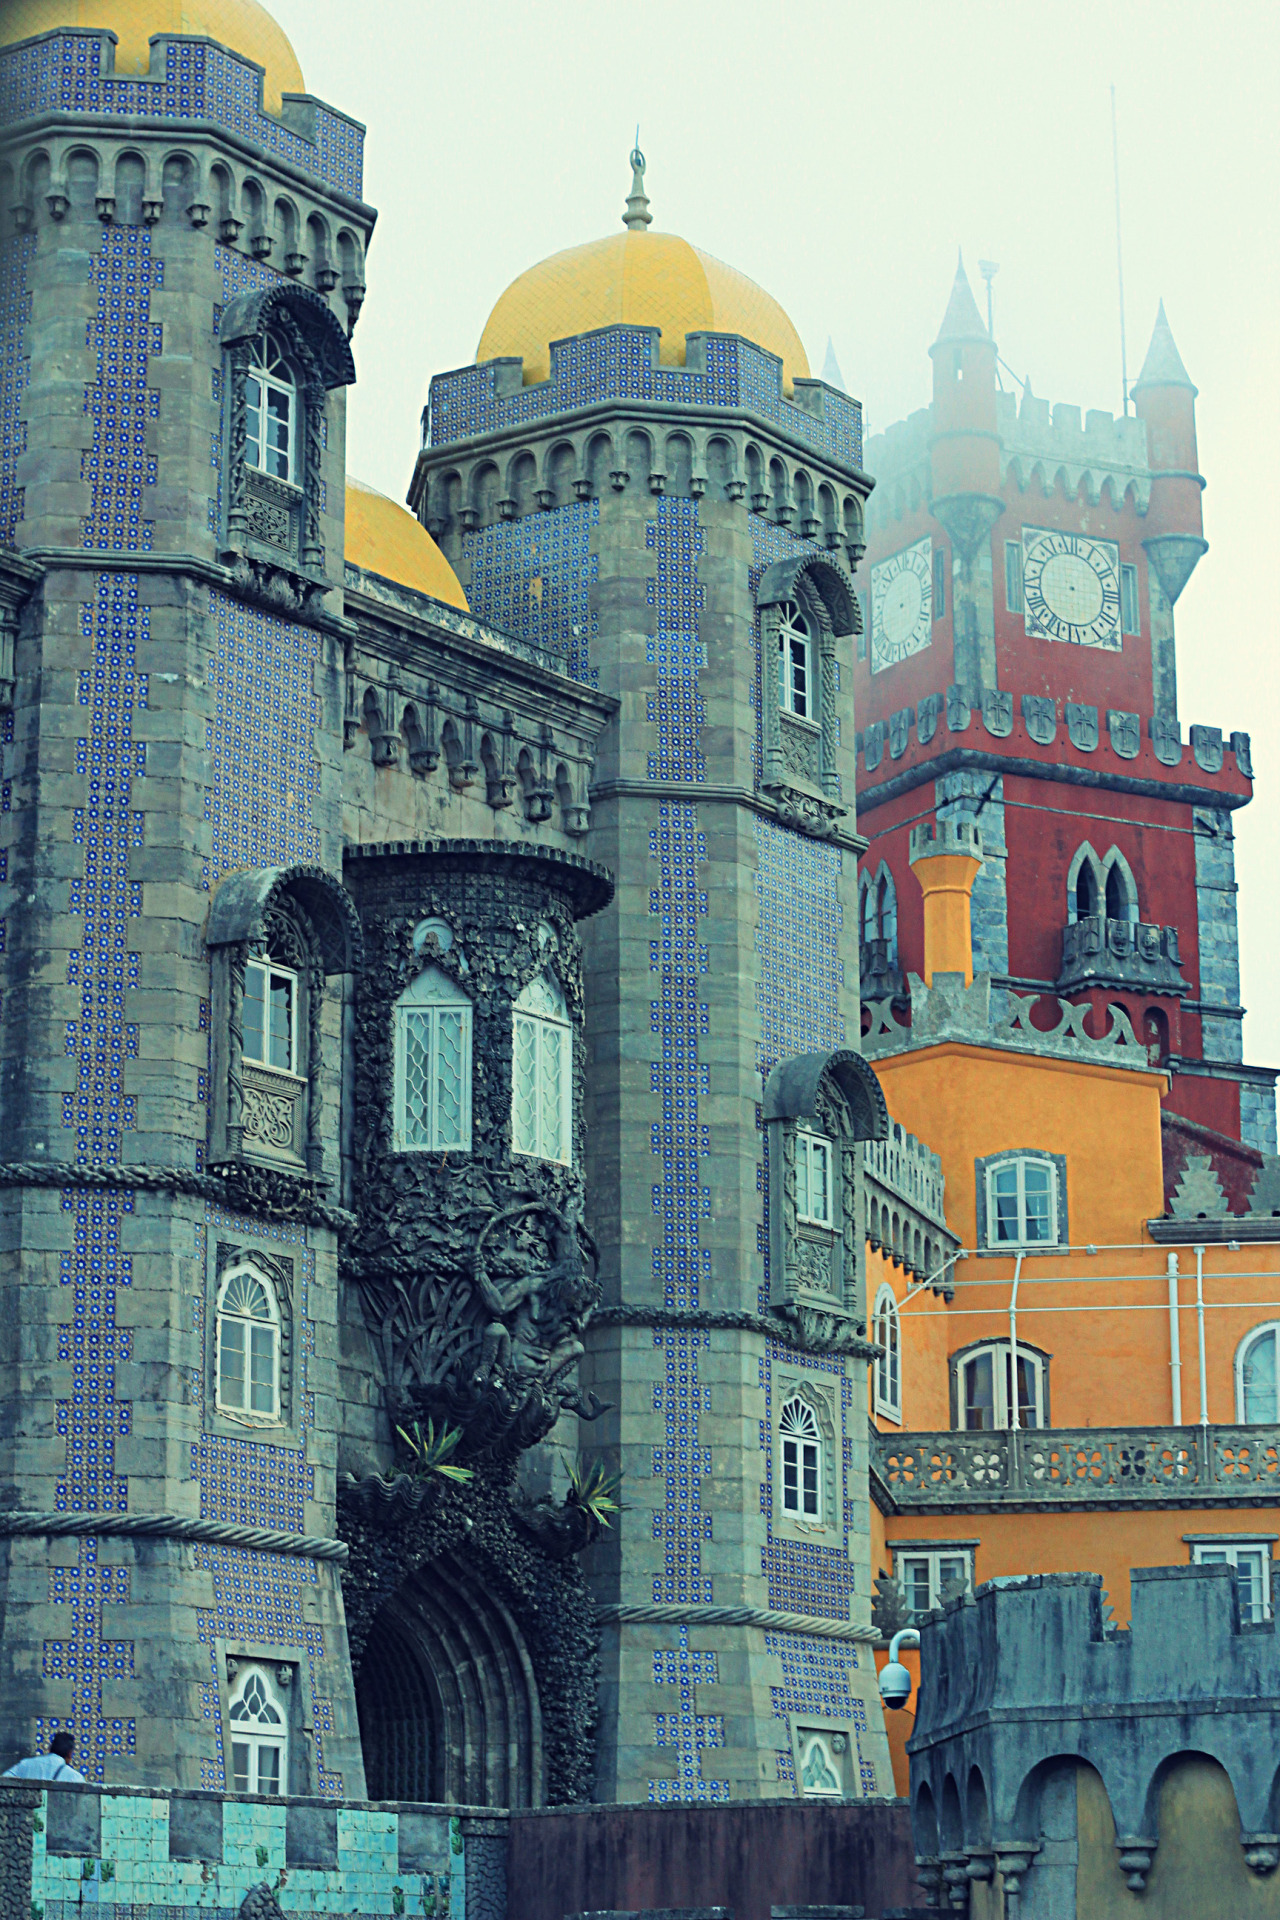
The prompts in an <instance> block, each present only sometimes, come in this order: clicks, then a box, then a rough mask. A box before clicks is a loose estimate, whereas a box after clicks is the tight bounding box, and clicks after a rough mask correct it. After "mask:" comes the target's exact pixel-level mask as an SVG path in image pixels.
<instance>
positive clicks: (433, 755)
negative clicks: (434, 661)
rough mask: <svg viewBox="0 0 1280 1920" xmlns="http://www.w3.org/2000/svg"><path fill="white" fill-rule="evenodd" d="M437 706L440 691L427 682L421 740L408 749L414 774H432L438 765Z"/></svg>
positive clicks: (433, 682) (432, 683)
mask: <svg viewBox="0 0 1280 1920" xmlns="http://www.w3.org/2000/svg"><path fill="white" fill-rule="evenodd" d="M439 704H440V689H439V687H438V686H437V685H436V683H435V681H434V680H428V682H427V691H426V697H425V698H424V699H423V701H422V739H421V741H420V742H419V743H418V745H417V746H414V747H410V749H409V766H410V768H411V770H412V771H413V772H414V773H417V774H428V773H434V772H435V770H436V768H437V766H438V765H439V763H440V735H439V732H438V731H437V726H436V721H437V716H438V713H439Z"/></svg>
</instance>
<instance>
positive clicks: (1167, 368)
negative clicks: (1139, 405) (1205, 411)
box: [1130, 300, 1199, 395]
mask: <svg viewBox="0 0 1280 1920" xmlns="http://www.w3.org/2000/svg"><path fill="white" fill-rule="evenodd" d="M1144 387H1188V388H1189V389H1190V391H1191V393H1192V394H1193V395H1195V394H1196V393H1198V392H1199V388H1198V387H1196V386H1194V385H1193V383H1192V380H1191V376H1190V374H1189V373H1188V372H1187V370H1186V368H1185V367H1184V366H1183V364H1182V355H1181V354H1180V353H1179V352H1178V343H1177V341H1176V340H1175V339H1174V337H1173V328H1172V327H1171V326H1170V325H1169V319H1168V315H1167V314H1166V313H1165V310H1164V301H1163V300H1162V301H1161V302H1160V306H1159V310H1158V311H1157V313H1156V324H1155V326H1154V328H1153V329H1152V333H1151V345H1150V346H1149V347H1148V348H1147V357H1146V359H1145V360H1144V361H1143V363H1142V372H1141V373H1140V374H1139V375H1138V377H1137V379H1136V380H1135V381H1134V383H1133V386H1132V387H1131V388H1130V392H1131V393H1134V394H1138V393H1141V392H1142V390H1143V388H1144Z"/></svg>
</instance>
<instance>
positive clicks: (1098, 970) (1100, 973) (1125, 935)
mask: <svg viewBox="0 0 1280 1920" xmlns="http://www.w3.org/2000/svg"><path fill="white" fill-rule="evenodd" d="M1181 964H1182V963H1181V960H1180V958H1179V955H1178V929H1177V928H1176V927H1156V926H1150V925H1148V924H1147V922H1146V921H1134V920H1107V919H1105V918H1104V917H1103V916H1102V915H1101V914H1090V915H1088V916H1087V917H1086V918H1084V919H1080V920H1076V921H1074V922H1072V923H1071V924H1070V925H1068V926H1065V927H1064V928H1063V929H1062V972H1061V973H1060V974H1059V975H1058V991H1059V993H1075V992H1077V991H1078V990H1079V989H1080V988H1081V987H1088V986H1094V985H1099V986H1122V987H1136V988H1137V989H1138V991H1139V992H1148V993H1150V992H1153V991H1155V992H1160V991H1163V992H1165V993H1171V992H1182V991H1184V990H1185V988H1186V984H1187V983H1186V981H1185V980H1184V979H1183V977H1182V975H1181V973H1180V972H1179V968H1180V966H1181Z"/></svg>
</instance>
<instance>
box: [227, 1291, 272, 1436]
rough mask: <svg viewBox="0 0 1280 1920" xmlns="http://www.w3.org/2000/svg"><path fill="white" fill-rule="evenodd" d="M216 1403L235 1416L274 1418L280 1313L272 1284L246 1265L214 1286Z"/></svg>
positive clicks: (243, 1417) (242, 1417) (259, 1418)
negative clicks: (216, 1372) (215, 1310)
mask: <svg viewBox="0 0 1280 1920" xmlns="http://www.w3.org/2000/svg"><path fill="white" fill-rule="evenodd" d="M217 1371H218V1384H217V1395H216V1398H217V1405H218V1411H219V1412H220V1413H229V1414H232V1415H234V1416H236V1417H237V1418H239V1419H249V1420H278V1419H279V1418H280V1314H279V1309H278V1307H277V1304H276V1300H275V1292H274V1289H273V1288H272V1287H270V1286H268V1284H267V1282H266V1281H265V1280H262V1279H260V1278H259V1276H258V1275H257V1274H256V1273H254V1272H253V1271H252V1270H251V1269H250V1268H248V1267H238V1268H236V1269H235V1270H234V1271H233V1272H231V1273H229V1274H227V1276H226V1278H225V1279H224V1280H223V1282H222V1284H221V1286H220V1287H219V1288H218V1306H217Z"/></svg>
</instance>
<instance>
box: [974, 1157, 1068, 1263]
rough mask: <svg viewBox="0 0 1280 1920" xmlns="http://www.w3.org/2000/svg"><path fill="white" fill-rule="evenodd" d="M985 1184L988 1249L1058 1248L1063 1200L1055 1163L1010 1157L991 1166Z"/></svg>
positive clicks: (1046, 1159)
mask: <svg viewBox="0 0 1280 1920" xmlns="http://www.w3.org/2000/svg"><path fill="white" fill-rule="evenodd" d="M985 1180H986V1215H987V1223H986V1224H987V1231H986V1244H987V1245H988V1247H1037V1246H1049V1247H1052V1246H1056V1245H1057V1244H1058V1241H1059V1238H1060V1235H1059V1228H1058V1217H1059V1211H1060V1196H1059V1191H1058V1169H1057V1167H1056V1165H1055V1164H1054V1162H1053V1161H1052V1160H1050V1159H1048V1158H1043V1159H1042V1158H1041V1157H1040V1156H1039V1155H1036V1154H1030V1153H1016V1154H1008V1155H1006V1156H1004V1157H1003V1158H1002V1159H1000V1160H997V1161H995V1162H993V1163H989V1164H988V1166H987V1168H986V1172H985Z"/></svg>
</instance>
